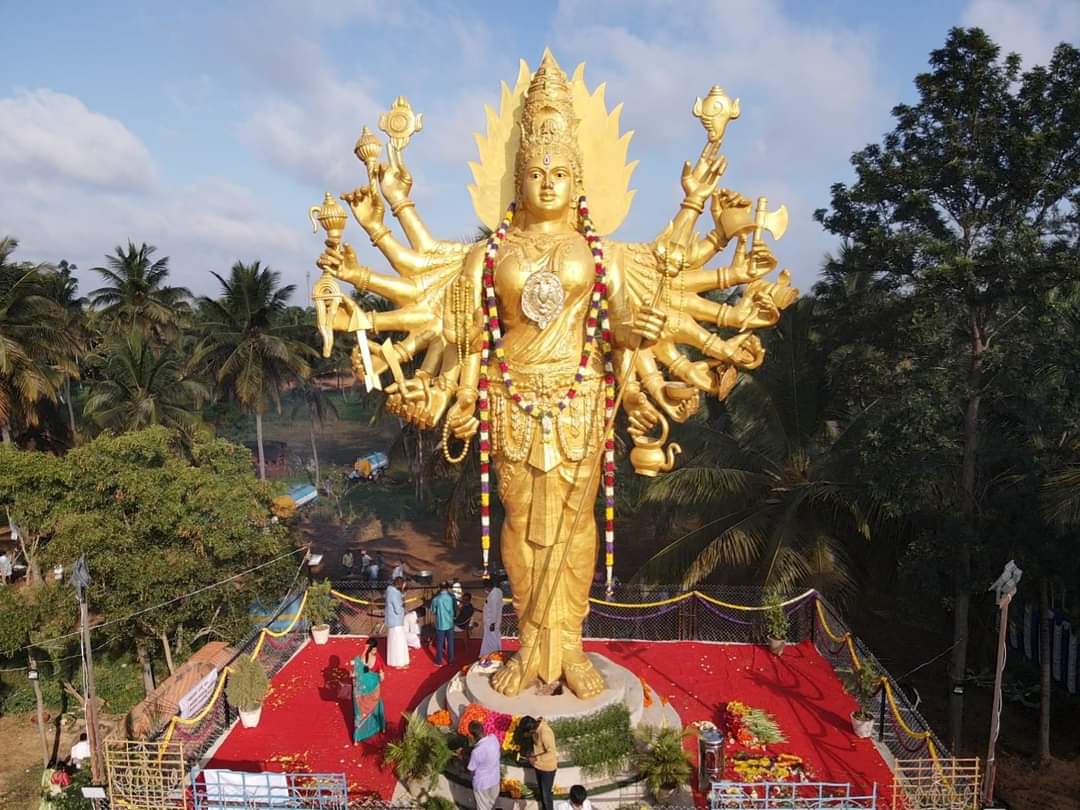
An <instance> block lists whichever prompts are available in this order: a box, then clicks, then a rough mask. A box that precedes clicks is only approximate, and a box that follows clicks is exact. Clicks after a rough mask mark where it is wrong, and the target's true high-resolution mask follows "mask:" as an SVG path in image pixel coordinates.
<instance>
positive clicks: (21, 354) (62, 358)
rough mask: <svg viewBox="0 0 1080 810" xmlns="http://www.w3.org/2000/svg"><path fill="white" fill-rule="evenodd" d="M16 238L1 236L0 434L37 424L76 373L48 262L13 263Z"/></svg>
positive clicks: (9, 435)
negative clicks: (51, 291) (52, 290)
mask: <svg viewBox="0 0 1080 810" xmlns="http://www.w3.org/2000/svg"><path fill="white" fill-rule="evenodd" d="M17 247H18V242H17V240H15V239H14V238H12V237H4V238H3V239H0V435H2V437H3V441H4V442H5V443H7V444H11V443H13V441H14V433H15V431H16V430H18V429H22V428H34V427H37V426H38V425H39V424H40V423H41V421H42V416H43V410H44V408H45V407H46V406H47V405H49V404H50V403H55V402H56V401H57V399H58V396H59V392H60V390H61V388H62V387H63V384H64V379H65V378H66V377H67V376H70V375H75V374H77V373H78V368H77V366H76V365H75V360H74V357H75V351H74V342H75V341H74V337H73V335H72V334H71V333H70V331H69V330H68V328H67V323H66V320H65V317H64V312H63V310H62V309H61V308H60V307H59V306H58V305H57V304H56V303H55V302H53V301H52V300H50V298H49V296H48V290H47V287H46V276H47V275H48V274H49V272H50V268H49V266H48V265H33V264H30V263H28V262H13V261H12V254H13V253H14V252H15V249H16V248H17Z"/></svg>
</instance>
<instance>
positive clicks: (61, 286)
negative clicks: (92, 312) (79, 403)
mask: <svg viewBox="0 0 1080 810" xmlns="http://www.w3.org/2000/svg"><path fill="white" fill-rule="evenodd" d="M77 269H78V268H77V267H76V266H75V265H74V264H71V263H69V262H68V261H67V260H65V259H61V260H60V263H59V264H58V265H57V266H56V271H55V272H51V273H47V274H46V275H45V276H44V282H45V283H44V291H45V295H46V297H48V298H49V299H50V300H51V301H54V302H56V304H57V305H59V306H60V308H61V309H62V310H63V318H64V327H65V330H66V331H67V333H68V334H69V335H71V337H72V339H73V340H74V342H75V344H76V346H75V349H76V353H75V357H74V360H75V366H76V368H78V366H79V356H80V354H82V353H83V352H85V351H86V350H87V349H88V348H89V346H90V344H91V341H92V332H91V329H90V325H89V323H88V320H87V315H86V307H87V305H88V304H89V303H90V299H89V298H87V297H86V296H80V295H79V281H78V279H76V278H75V270H77ZM71 380H72V377H71V375H67V376H65V377H64V394H63V399H64V404H65V405H66V406H67V412H68V426H69V428H70V430H71V438H72V439H73V440H74V442H75V443H76V444H78V441H79V434H78V429H77V426H76V424H75V405H74V401H73V400H72V396H71Z"/></svg>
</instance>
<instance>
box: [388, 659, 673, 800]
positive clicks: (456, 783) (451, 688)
mask: <svg viewBox="0 0 1080 810" xmlns="http://www.w3.org/2000/svg"><path fill="white" fill-rule="evenodd" d="M589 658H590V660H591V661H592V662H593V665H594V666H595V667H596V668H597V670H598V671H599V672H600V674H601V675H603V676H604V682H605V683H606V684H607V688H606V689H605V690H604V691H603V692H601V693H600V694H599V695H596V696H595V697H592V698H587V699H584V700H583V699H581V698H578V697H577V696H576V695H574V694H573V693H572V692H570V691H569V690H568V689H567V688H566V687H565V685H563V686H562V688H561V691H559V692H558V693H557V694H548V693H547V692H548V691H549V690H548V689H545V688H544V687H543V686H542V685H540V684H534V685H531V686H529V687H527V688H525V689H523V690H522V692H521V693H520V694H518V695H514V696H513V697H508V696H506V695H501V694H499V693H498V692H496V691H495V690H494V689H493V688H492V686H491V676H492V675H493V674H494V673H495V672H496V671H497V669H498V666H499V665H493V666H486V667H485V666H484V665H482V664H481V663H480V662H477V663H475V664H473V665H472V666H471V667H470V668H469V669H468V670H467V671H466V672H463V673H458V674H456V675H454V677H453V678H451V679H450V680H449V681H447V682H446V683H444V684H443V685H442V686H440V687H439V688H438V689H437V690H436V691H435V692H434V693H432V694H431V695H429V696H428V697H427V698H425V699H424V700H421V701H420V703H419V704H418V706H417V709H416V711H417V712H419V713H421V714H422V715H424V716H430V715H432V714H434V713H436V712H438V711H441V710H444V709H445V710H447V711H449V712H450V716H451V718H452V723H453V727H454V728H456V727H457V724H458V721H459V720H460V719H461V715H462V714H463V712H464V711H465V709H466V707H467V706H469V704H472V703H475V704H479V705H481V706H484V707H485V708H487V709H490V710H492V711H496V712H501V713H503V714H508V715H511V716H514V717H522V716H525V715H531V716H533V717H543V718H544V719H545V720H548V721H557V720H562V719H567V718H579V719H580V718H585V717H588V716H590V715H593V714H596V713H597V712H600V711H603V710H604V709H606V708H607V707H609V706H612V705H615V704H622V705H624V706H626V708H627V711H628V712H629V714H630V727H631V729H634V728H638V727H640V726H656V727H660V728H679V729H681V728H682V721H681V719H680V718H679V715H678V712H676V711H675V709H674V708H673V707H672V706H670V705H669V704H667V703H666V702H664V701H663V700H661V699H660V697H659V695H658V693H657V692H656V691H655V690H653V689H651V688H650V687H648V685H647V684H646V683H645V682H644V681H642V680H641V679H640V678H638V676H637V675H635V674H634V673H633V672H631V671H630V670H628V669H627V668H626V667H623V666H620V665H619V664H616V663H615V662H613V661H611V660H610V659H608V658H605V657H604V656H602V655H599V654H597V653H589ZM646 693H648V697H646ZM555 742H556V745H558V744H559V740H558V738H557V737H556V740H555ZM503 770H504V773H503V785H504V790H503V792H502V793H501V794H500V797H499V801H498V804H497V805H496V806H497V807H500V808H511V807H512V808H515V810H525V808H527V807H533V806H535V805H536V803H535V801H534V800H529V799H522V798H518V797H516V796H514V795H513V793H514V792H515V791H514V790H513V787H514V786H517V785H525V786H528V787H529V788H532V787H534V786H535V783H536V782H535V775H534V773H533V771H532V769H531V768H527V767H525V768H523V767H520V766H517V765H505V766H504V768H503ZM572 785H584V786H585V788H586V789H587V790H588V792H589V795H590V796H591V797H594V798H597V799H601V798H602V799H604V800H605V801H608V802H610V801H614V800H617V801H616V804H615V805H613V806H617V805H618V804H620V803H623V802H624V800H625V802H632V801H635V800H639V799H642V798H644V796H645V787H644V785H643V783H642V782H641V779H640V777H638V775H637V774H636V773H635V772H634V771H631V770H626V769H619V770H616V771H614V772H607V773H600V774H591V775H590V774H586V773H584V772H583V771H582V769H581V768H579V767H578V766H577V765H576V764H575V763H574V762H573V761H572V759H571V756H570V754H569V752H567V751H565V750H562V748H561V746H560V751H559V770H558V773H557V774H556V777H555V787H556V794H558V793H559V792H560V791H562V792H565V791H567V790H569V788H570V787H571V786H572ZM433 792H434V793H438V794H439V795H443V796H447V797H449V798H451V799H453V800H454V801H455V802H456V803H457V804H458V806H461V807H472V806H473V797H472V787H471V783H470V780H469V776H468V772H467V771H465V769H464V765H463V764H462V765H456V764H455V765H454V766H452V768H451V770H450V771H448V773H447V774H446V775H444V776H442V777H440V778H439V782H438V785H437V786H436V790H435V791H433ZM403 796H404V787H402V786H401V785H399V786H398V790H397V792H395V797H403ZM558 798H559V796H558V795H556V799H557V800H558Z"/></svg>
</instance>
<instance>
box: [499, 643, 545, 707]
mask: <svg viewBox="0 0 1080 810" xmlns="http://www.w3.org/2000/svg"><path fill="white" fill-rule="evenodd" d="M532 669H533V670H534V672H533V673H532V677H535V676H536V672H535V669H536V667H535V666H534V667H533V668H532ZM527 674H528V673H526V672H525V662H524V661H523V660H522V657H521V652H518V653H517V654H516V655H514V657H513V658H511V659H510V660H509V661H507V662H506V663H504V664H503V665H502V666H501V667H499V669H497V670H496V671H495V674H494V675H492V676H491V687H492V688H493V689H494V690H495V691H496V692H498V693H499V694H500V695H507V696H509V697H513V696H514V695H516V694H518V693H520V692H521V688H522V687H523V686H525V684H526V683H528V682H529V678H527V677H526V675H527Z"/></svg>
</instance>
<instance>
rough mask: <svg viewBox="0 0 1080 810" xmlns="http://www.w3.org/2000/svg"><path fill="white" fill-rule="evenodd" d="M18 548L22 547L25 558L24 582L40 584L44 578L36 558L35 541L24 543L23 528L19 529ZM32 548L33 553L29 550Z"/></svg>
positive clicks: (32, 584)
mask: <svg viewBox="0 0 1080 810" xmlns="http://www.w3.org/2000/svg"><path fill="white" fill-rule="evenodd" d="M19 548H21V549H22V554H23V557H24V558H25V559H26V583H27V584H28V585H31V586H34V585H41V584H42V583H43V582H44V581H45V580H44V579H42V577H41V563H39V562H38V559H37V543H31V544H30V545H29V546H27V545H26V535H25V534H24V530H23V529H19ZM30 549H33V550H34V551H33V553H31V552H30Z"/></svg>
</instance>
